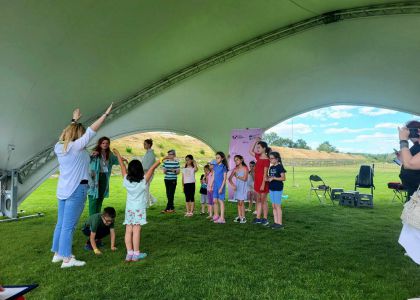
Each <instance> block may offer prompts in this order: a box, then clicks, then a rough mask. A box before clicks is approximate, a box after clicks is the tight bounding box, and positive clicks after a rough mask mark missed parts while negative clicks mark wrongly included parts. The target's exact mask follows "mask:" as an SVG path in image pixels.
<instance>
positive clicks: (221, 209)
mask: <svg viewBox="0 0 420 300" xmlns="http://www.w3.org/2000/svg"><path fill="white" fill-rule="evenodd" d="M220 219H221V220H222V221H223V220H224V219H225V202H224V201H220Z"/></svg>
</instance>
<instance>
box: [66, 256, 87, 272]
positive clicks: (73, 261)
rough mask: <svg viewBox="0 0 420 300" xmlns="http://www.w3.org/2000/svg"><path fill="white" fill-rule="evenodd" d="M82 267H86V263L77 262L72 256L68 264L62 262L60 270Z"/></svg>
mask: <svg viewBox="0 0 420 300" xmlns="http://www.w3.org/2000/svg"><path fill="white" fill-rule="evenodd" d="M84 265H86V262H84V261H81V260H77V259H76V257H74V256H72V258H71V259H70V260H69V261H68V262H65V261H63V263H62V264H61V268H62V269H64V268H70V267H83V266H84Z"/></svg>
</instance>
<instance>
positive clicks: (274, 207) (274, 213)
mask: <svg viewBox="0 0 420 300" xmlns="http://www.w3.org/2000/svg"><path fill="white" fill-rule="evenodd" d="M273 216H274V223H276V224H278V223H279V222H278V219H277V207H276V204H274V203H273Z"/></svg>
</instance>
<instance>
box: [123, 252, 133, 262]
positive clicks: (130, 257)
mask: <svg viewBox="0 0 420 300" xmlns="http://www.w3.org/2000/svg"><path fill="white" fill-rule="evenodd" d="M132 258H133V255H132V254H128V253H127V255H126V256H125V261H126V262H130V261H131V260H132Z"/></svg>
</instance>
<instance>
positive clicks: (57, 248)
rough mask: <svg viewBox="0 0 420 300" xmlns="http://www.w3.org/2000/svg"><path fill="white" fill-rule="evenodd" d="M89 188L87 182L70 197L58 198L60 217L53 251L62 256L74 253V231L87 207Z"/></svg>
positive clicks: (55, 232) (56, 227) (80, 185)
mask: <svg viewBox="0 0 420 300" xmlns="http://www.w3.org/2000/svg"><path fill="white" fill-rule="evenodd" d="M87 190H88V185H87V184H79V186H78V187H77V188H76V190H75V191H74V192H73V194H71V196H70V197H69V198H67V199H64V200H58V218H57V224H56V225H55V230H54V237H53V245H52V248H51V251H52V252H57V253H58V255H60V256H62V257H70V256H71V255H72V251H71V248H72V242H73V233H74V230H75V229H76V225H77V222H78V221H79V219H80V215H81V214H82V212H83V209H84V208H85V202H86V195H87Z"/></svg>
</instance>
